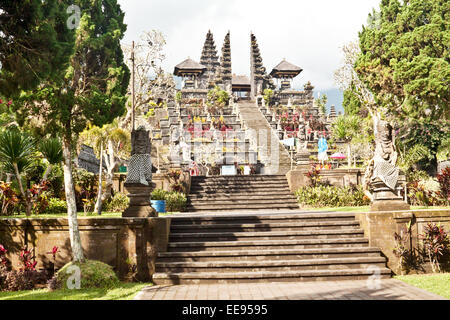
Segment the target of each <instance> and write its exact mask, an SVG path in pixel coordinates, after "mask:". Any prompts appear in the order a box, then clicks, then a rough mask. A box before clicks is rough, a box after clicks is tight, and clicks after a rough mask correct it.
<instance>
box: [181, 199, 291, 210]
mask: <svg viewBox="0 0 450 320" xmlns="http://www.w3.org/2000/svg"><path fill="white" fill-rule="evenodd" d="M189 201H190V203H191V204H192V205H193V206H202V205H224V206H228V205H242V204H245V205H251V204H257V205H260V204H268V205H275V204H277V205H278V204H286V203H289V204H292V205H294V206H297V208H298V202H297V199H296V198H294V197H289V196H284V198H269V199H268V198H267V197H266V198H265V199H261V198H253V199H252V198H249V199H246V200H242V199H228V198H206V199H191V198H189ZM230 209H231V207H230Z"/></svg>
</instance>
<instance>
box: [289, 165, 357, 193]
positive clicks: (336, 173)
mask: <svg viewBox="0 0 450 320" xmlns="http://www.w3.org/2000/svg"><path fill="white" fill-rule="evenodd" d="M307 172H308V169H295V170H291V171H289V172H288V173H287V174H286V177H287V179H288V182H289V189H290V190H291V192H295V191H297V190H298V188H300V187H302V186H307V185H309V179H308V177H307V176H306V173H307ZM363 176H364V172H363V171H362V170H361V169H333V170H322V171H320V181H321V182H328V183H330V184H331V185H333V186H339V187H345V186H350V185H360V184H362V178H363Z"/></svg>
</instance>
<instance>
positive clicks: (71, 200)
mask: <svg viewBox="0 0 450 320" xmlns="http://www.w3.org/2000/svg"><path fill="white" fill-rule="evenodd" d="M71 149H72V147H71V144H70V138H68V137H64V141H63V155H64V162H63V169H64V189H65V193H66V201H67V216H68V220H69V236H70V245H71V247H72V256H73V261H75V262H83V261H84V254H83V248H82V247H81V238H80V230H79V229H78V219H77V204H76V200H75V188H74V183H73V176H72V152H71Z"/></svg>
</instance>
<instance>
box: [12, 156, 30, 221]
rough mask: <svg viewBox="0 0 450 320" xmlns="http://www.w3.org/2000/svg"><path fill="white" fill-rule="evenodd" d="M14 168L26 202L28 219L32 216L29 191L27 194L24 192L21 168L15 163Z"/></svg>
mask: <svg viewBox="0 0 450 320" xmlns="http://www.w3.org/2000/svg"><path fill="white" fill-rule="evenodd" d="M13 167H14V171H15V174H16V179H17V183H18V184H19V190H20V193H21V194H22V197H23V199H24V200H25V213H26V215H27V217H29V216H31V202H30V199H29V197H28V190H27V193H25V190H24V188H23V184H22V175H21V174H20V172H19V167H18V166H17V163H13Z"/></svg>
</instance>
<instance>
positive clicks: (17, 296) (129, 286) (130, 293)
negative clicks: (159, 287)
mask: <svg viewBox="0 0 450 320" xmlns="http://www.w3.org/2000/svg"><path fill="white" fill-rule="evenodd" d="M149 285H151V284H149V283H121V284H120V285H119V286H118V287H116V288H113V289H84V290H82V289H81V290H56V291H49V290H47V289H39V290H27V291H15V292H0V300H132V299H133V298H134V297H135V296H136V294H137V293H138V292H139V291H140V290H141V289H142V288H144V287H146V286H149Z"/></svg>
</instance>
